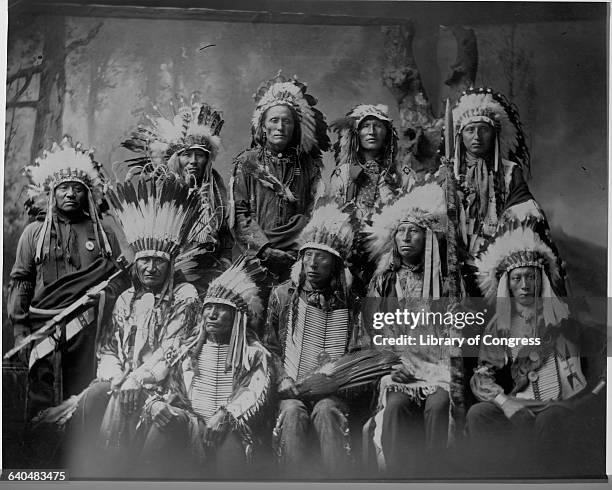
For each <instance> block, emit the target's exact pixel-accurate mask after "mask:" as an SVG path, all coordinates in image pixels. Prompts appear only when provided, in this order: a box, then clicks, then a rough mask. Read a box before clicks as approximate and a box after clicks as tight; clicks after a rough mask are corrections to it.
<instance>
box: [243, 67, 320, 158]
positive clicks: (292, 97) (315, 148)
mask: <svg viewBox="0 0 612 490" xmlns="http://www.w3.org/2000/svg"><path fill="white" fill-rule="evenodd" d="M306 88H307V87H306V84H304V83H302V82H299V81H298V79H297V77H296V76H295V75H294V76H293V77H291V78H285V77H284V76H282V75H281V72H280V70H279V72H278V73H277V74H276V76H275V77H274V78H272V79H271V80H269V81H267V82H264V83H263V84H262V85H260V87H259V89H258V90H257V92H256V93H255V94H254V95H253V98H254V99H255V104H256V106H255V111H254V112H253V116H252V118H251V130H252V133H253V143H254V144H256V143H258V142H257V141H256V139H257V136H256V135H257V132H258V129H259V128H261V126H262V124H263V117H264V114H265V113H266V111H267V110H268V109H270V108H271V107H274V106H278V105H284V106H288V107H290V108H291V109H292V110H293V111H294V112H295V113H296V114H297V117H298V121H296V122H297V123H299V129H300V141H299V150H300V151H302V152H304V153H308V154H310V155H312V156H314V157H318V156H320V154H321V152H322V151H326V150H328V149H329V145H330V141H329V136H328V135H327V123H326V122H325V116H324V115H323V113H322V112H321V111H320V110H318V109H317V108H316V107H315V105H316V104H317V99H315V98H314V97H313V96H312V95H310V94H308V93H306ZM259 143H261V142H259Z"/></svg>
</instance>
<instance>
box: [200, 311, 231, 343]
mask: <svg viewBox="0 0 612 490" xmlns="http://www.w3.org/2000/svg"><path fill="white" fill-rule="evenodd" d="M235 314H236V310H235V308H232V307H231V306H230V305H226V304H223V303H207V304H206V305H204V310H203V312H202V316H203V321H204V328H205V329H206V333H207V334H209V335H214V336H216V337H229V336H230V334H231V333H232V326H233V325H234V315H235Z"/></svg>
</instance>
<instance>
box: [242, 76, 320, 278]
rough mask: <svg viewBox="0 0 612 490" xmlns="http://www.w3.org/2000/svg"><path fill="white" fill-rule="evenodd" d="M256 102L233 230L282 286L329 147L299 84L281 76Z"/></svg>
mask: <svg viewBox="0 0 612 490" xmlns="http://www.w3.org/2000/svg"><path fill="white" fill-rule="evenodd" d="M255 101H256V104H257V105H256V108H255V112H254V113H253V118H252V121H251V123H252V133H253V141H252V144H251V149H249V150H246V151H244V152H242V153H240V154H239V155H238V156H237V157H236V158H235V160H234V170H233V173H232V178H231V180H230V227H231V229H232V230H233V232H234V237H235V238H236V241H237V242H238V245H239V246H240V248H241V249H242V251H243V252H248V253H249V254H251V255H255V256H257V257H258V258H260V259H261V260H262V264H263V265H264V266H265V267H266V268H268V270H269V271H270V272H272V273H273V274H275V275H276V276H277V278H278V280H279V281H284V280H286V279H287V278H288V276H289V269H290V267H291V265H292V264H293V262H294V261H295V259H296V256H297V251H298V244H297V238H298V236H299V234H300V232H301V231H302V229H303V228H304V226H305V225H306V223H307V222H308V219H309V217H310V214H311V212H312V209H313V207H314V203H315V199H316V196H317V194H318V193H320V192H321V190H320V188H319V186H320V185H321V184H322V183H321V166H322V162H321V152H322V151H326V150H327V149H328V148H329V144H330V142H329V137H328V136H327V124H326V123H325V118H324V116H323V114H322V113H321V112H320V111H319V110H318V109H316V108H315V107H314V106H315V104H316V99H315V98H314V97H313V96H312V95H309V94H307V93H306V85H305V84H303V83H301V82H299V81H297V79H295V78H291V79H286V78H284V77H283V76H281V75H280V72H279V74H278V75H277V76H276V77H274V78H273V79H272V80H270V81H269V82H267V83H265V84H264V85H262V86H261V87H260V88H259V90H258V92H257V94H255Z"/></svg>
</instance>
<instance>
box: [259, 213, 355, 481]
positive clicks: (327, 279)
mask: <svg viewBox="0 0 612 490" xmlns="http://www.w3.org/2000/svg"><path fill="white" fill-rule="evenodd" d="M352 240H353V228H352V224H351V222H350V216H349V215H348V214H346V213H343V212H341V211H340V210H339V209H338V207H337V206H336V205H335V204H330V205H327V206H323V207H320V208H318V209H317V210H316V211H315V212H314V213H313V217H312V220H311V221H310V223H309V224H308V225H307V226H306V227H305V228H304V231H303V232H302V234H301V236H300V241H301V243H302V245H301V248H300V258H299V259H298V261H297V262H296V264H295V265H294V267H293V268H292V271H291V277H292V279H291V280H289V281H287V282H285V283H283V284H280V285H279V286H277V287H275V288H274V289H273V290H272V293H271V295H270V301H269V305H268V320H267V323H266V330H265V336H264V341H265V343H266V344H267V345H268V346H269V347H270V350H271V351H272V352H273V353H274V354H276V355H277V356H278V361H279V368H278V369H279V372H280V374H279V384H278V392H279V396H280V397H281V398H282V400H281V402H280V408H279V416H278V420H277V422H276V428H275V429H274V444H275V447H276V449H277V452H278V455H279V458H280V462H281V465H282V467H283V468H284V469H285V470H286V471H287V474H288V475H289V476H293V477H294V476H298V475H300V476H306V475H308V476H309V477H316V476H317V475H316V474H313V473H312V465H310V464H309V461H310V457H311V456H312V455H313V454H315V453H318V451H316V450H313V449H312V448H311V447H310V444H309V434H310V430H311V427H312V429H313V430H314V433H315V434H316V439H317V440H318V441H317V442H318V444H317V445H318V446H319V447H320V456H321V461H320V464H321V467H322V468H323V470H324V471H325V473H323V474H325V475H327V476H329V475H343V474H344V475H348V473H346V471H347V470H348V465H349V461H350V458H349V455H350V440H349V431H348V420H347V416H348V411H349V407H348V404H347V400H346V398H345V397H344V396H337V395H333V396H328V397H325V398H323V399H320V400H318V401H311V400H306V399H302V398H301V397H300V395H299V391H298V389H297V387H296V383H297V384H298V385H299V382H300V381H301V380H302V379H303V378H304V377H305V376H306V375H308V374H309V373H310V372H312V371H313V370H314V369H316V368H317V367H319V366H320V365H321V364H322V363H324V362H326V361H329V360H335V359H336V358H338V357H340V356H342V355H343V354H345V353H346V352H347V351H348V350H349V345H351V346H354V345H357V344H358V343H359V341H360V335H359V329H358V328H357V324H356V311H357V309H356V301H355V298H354V297H353V296H352V295H351V293H350V291H349V285H350V282H349V281H350V273H348V269H347V268H346V265H345V263H344V260H343V257H346V254H347V252H348V250H349V249H350V247H351V245H352ZM323 474H322V475H323ZM322 475H320V476H322Z"/></svg>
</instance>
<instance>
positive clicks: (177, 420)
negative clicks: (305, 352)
mask: <svg viewBox="0 0 612 490" xmlns="http://www.w3.org/2000/svg"><path fill="white" fill-rule="evenodd" d="M267 281H268V278H267V273H266V271H265V269H263V268H262V267H261V266H260V264H259V262H258V261H257V260H256V259H255V260H254V259H246V258H245V257H244V256H243V257H241V258H240V259H238V261H236V263H234V264H233V265H232V267H230V268H229V269H228V270H226V271H225V272H224V273H223V274H222V275H221V276H219V277H218V278H216V279H214V280H213V281H212V282H211V283H210V287H209V288H208V291H207V292H206V296H205V297H204V303H203V307H202V311H201V316H200V317H199V319H198V321H197V323H196V325H195V326H194V328H193V330H192V331H191V332H188V334H187V335H186V336H185V338H184V339H183V341H182V343H181V348H180V354H179V355H185V354H187V356H186V359H185V360H184V361H183V363H182V370H181V372H180V373H179V377H180V381H179V382H178V383H177V385H178V386H180V387H181V390H180V391H178V392H176V393H173V394H172V395H171V396H170V397H169V398H166V399H164V398H162V397H160V396H158V397H156V398H152V399H150V400H148V402H147V419H148V420H150V421H151V424H150V427H151V429H150V431H149V433H148V436H147V440H146V442H145V447H144V450H143V454H142V459H143V462H144V464H146V466H147V468H146V470H147V474H148V476H151V473H150V471H155V472H156V474H157V475H159V476H164V477H166V478H167V477H169V476H171V475H172V474H176V475H181V476H182V477H186V475H187V474H192V475H194V476H195V477H198V476H199V477H202V476H206V477H210V476H213V475H216V476H225V477H228V476H232V477H236V476H238V475H242V476H244V475H246V472H245V469H246V468H245V464H246V463H251V462H252V461H253V460H252V457H253V452H254V449H255V448H256V447H257V446H258V445H260V444H261V442H262V429H263V428H264V427H267V424H266V422H267V421H266V420H265V419H264V416H265V414H266V409H267V408H269V403H270V399H271V388H272V384H273V381H272V360H271V357H270V353H269V352H268V351H267V350H266V349H265V348H264V347H263V345H262V344H261V343H260V342H259V341H258V339H257V336H256V334H255V332H256V331H257V330H258V324H259V323H262V322H263V321H264V318H263V314H264V304H263V302H262V301H263V299H264V298H265V297H266V296H267V294H266V292H265V288H266V287H267V286H266V283H267ZM188 449H191V451H186V450H188ZM171 455H174V456H171ZM181 462H182V463H183V464H181ZM185 462H188V463H191V465H192V467H191V468H185V464H184V463H185ZM187 466H189V464H188V465H187ZM196 468H197V471H196ZM187 472H188V473H187Z"/></svg>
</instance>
